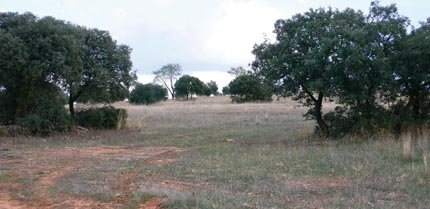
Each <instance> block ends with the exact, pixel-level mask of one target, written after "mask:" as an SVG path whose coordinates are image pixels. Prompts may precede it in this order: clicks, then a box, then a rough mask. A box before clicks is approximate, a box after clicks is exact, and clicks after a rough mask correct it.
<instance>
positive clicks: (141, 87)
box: [130, 83, 167, 104]
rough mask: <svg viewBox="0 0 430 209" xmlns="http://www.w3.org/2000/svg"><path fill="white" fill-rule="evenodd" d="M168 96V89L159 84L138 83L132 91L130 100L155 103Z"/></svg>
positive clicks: (138, 102) (135, 102)
mask: <svg viewBox="0 0 430 209" xmlns="http://www.w3.org/2000/svg"><path fill="white" fill-rule="evenodd" d="M166 97H167V89H165V88H164V87H162V86H160V85H158V84H151V83H149V84H141V83H138V84H136V86H135V88H134V89H133V90H132V91H131V93H130V102H131V103H134V104H153V103H156V102H159V101H161V100H163V99H165V98H166Z"/></svg>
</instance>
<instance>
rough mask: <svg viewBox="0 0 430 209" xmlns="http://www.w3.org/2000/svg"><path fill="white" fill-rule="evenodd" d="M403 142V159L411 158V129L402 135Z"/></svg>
mask: <svg viewBox="0 0 430 209" xmlns="http://www.w3.org/2000/svg"><path fill="white" fill-rule="evenodd" d="M402 142H403V159H405V160H409V159H411V158H412V133H411V132H410V131H408V132H406V133H404V134H403V135H402Z"/></svg>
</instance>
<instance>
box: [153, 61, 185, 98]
mask: <svg viewBox="0 0 430 209" xmlns="http://www.w3.org/2000/svg"><path fill="white" fill-rule="evenodd" d="M153 73H154V75H155V78H154V82H155V83H160V84H162V85H164V87H166V89H167V90H168V91H169V93H170V95H171V96H172V99H175V87H174V84H175V81H176V79H178V77H179V76H180V75H181V74H182V68H181V66H180V65H179V64H167V65H164V66H163V67H161V69H159V70H156V71H154V72H153Z"/></svg>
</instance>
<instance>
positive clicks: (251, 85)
mask: <svg viewBox="0 0 430 209" xmlns="http://www.w3.org/2000/svg"><path fill="white" fill-rule="evenodd" d="M228 87H229V89H230V91H229V93H230V94H231V96H232V99H233V101H234V102H257V101H272V91H271V89H270V88H269V87H268V86H266V85H265V84H263V83H261V81H260V80H259V79H258V78H256V77H255V76H252V75H240V76H238V77H237V78H235V79H234V80H233V81H231V82H230V84H229V85H228Z"/></svg>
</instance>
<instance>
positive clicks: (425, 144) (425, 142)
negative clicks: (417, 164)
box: [418, 129, 430, 174]
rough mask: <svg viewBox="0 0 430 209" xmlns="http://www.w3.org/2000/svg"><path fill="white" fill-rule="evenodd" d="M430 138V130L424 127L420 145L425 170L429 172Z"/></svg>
mask: <svg viewBox="0 0 430 209" xmlns="http://www.w3.org/2000/svg"><path fill="white" fill-rule="evenodd" d="M429 140H430V130H426V129H423V130H422V131H421V132H420V134H419V136H418V146H419V148H420V149H421V151H422V157H423V164H424V170H425V172H426V173H428V174H430V169H429V165H428V164H429V162H428V160H429V153H428V148H429V144H430V142H429Z"/></svg>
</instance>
